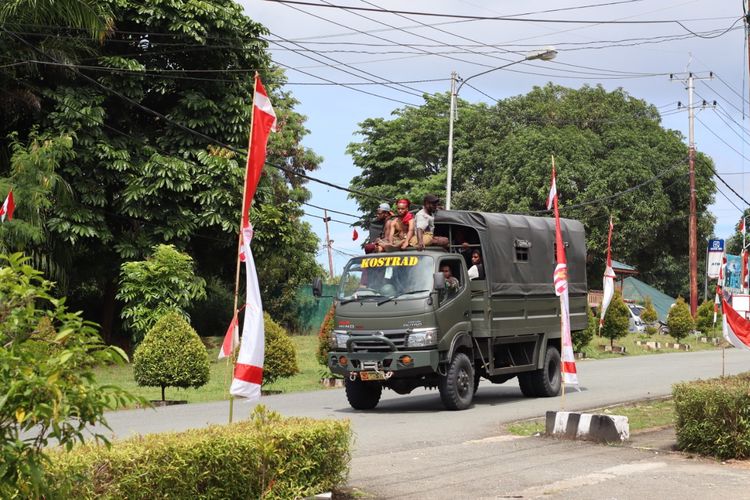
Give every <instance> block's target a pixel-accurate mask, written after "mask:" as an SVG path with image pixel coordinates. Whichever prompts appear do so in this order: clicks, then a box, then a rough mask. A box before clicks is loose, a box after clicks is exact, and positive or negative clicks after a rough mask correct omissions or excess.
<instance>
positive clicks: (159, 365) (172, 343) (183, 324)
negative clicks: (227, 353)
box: [133, 311, 209, 401]
mask: <svg viewBox="0 0 750 500" xmlns="http://www.w3.org/2000/svg"><path fill="white" fill-rule="evenodd" d="M208 370H209V365H208V351H206V346H204V345H203V342H201V339H200V337H198V334H197V333H196V332H195V330H193V328H192V327H191V326H190V324H189V323H188V322H187V321H185V319H184V318H183V317H182V316H181V315H180V314H178V313H177V312H174V311H172V312H167V313H165V314H163V315H162V316H161V317H160V318H159V320H158V321H157V322H156V324H155V325H154V326H153V328H151V330H150V331H149V332H148V333H147V334H146V337H145V338H144V339H143V342H141V344H140V345H139V346H138V347H137V348H136V350H135V353H134V354H133V377H134V378H135V381H136V383H137V384H138V385H145V386H148V387H161V399H162V401H163V400H164V389H165V388H166V387H183V388H185V387H201V386H203V385H205V384H206V383H207V382H208Z"/></svg>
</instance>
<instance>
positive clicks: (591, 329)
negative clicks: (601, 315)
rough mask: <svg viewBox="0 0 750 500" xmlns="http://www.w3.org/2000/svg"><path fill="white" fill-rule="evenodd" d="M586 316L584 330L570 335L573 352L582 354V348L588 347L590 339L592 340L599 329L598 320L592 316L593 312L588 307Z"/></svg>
mask: <svg viewBox="0 0 750 500" xmlns="http://www.w3.org/2000/svg"><path fill="white" fill-rule="evenodd" d="M586 316H587V318H588V322H587V323H586V328H585V329H584V330H577V331H575V332H572V333H571V335H572V337H573V349H574V350H575V352H583V348H584V347H586V346H587V345H589V342H591V339H593V338H594V335H596V332H597V330H598V329H599V320H598V319H597V318H596V316H594V312H593V311H592V310H591V308H590V307H586Z"/></svg>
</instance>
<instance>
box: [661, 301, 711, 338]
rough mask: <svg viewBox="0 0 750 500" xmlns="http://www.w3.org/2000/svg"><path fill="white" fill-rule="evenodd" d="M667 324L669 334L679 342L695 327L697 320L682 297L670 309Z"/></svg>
mask: <svg viewBox="0 0 750 500" xmlns="http://www.w3.org/2000/svg"><path fill="white" fill-rule="evenodd" d="M712 319H713V318H712ZM667 326H668V327H669V334H670V335H671V336H672V338H674V339H675V340H677V341H678V342H679V341H680V340H682V339H683V338H685V337H687V336H688V334H689V333H690V332H692V331H693V329H694V328H695V322H694V321H693V317H692V316H691V315H690V309H689V308H688V305H687V304H686V303H685V299H683V298H682V297H677V301H676V302H675V303H674V305H673V306H672V308H671V309H670V310H669V316H667Z"/></svg>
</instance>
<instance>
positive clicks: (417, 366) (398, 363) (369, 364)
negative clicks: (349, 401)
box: [328, 344, 440, 377]
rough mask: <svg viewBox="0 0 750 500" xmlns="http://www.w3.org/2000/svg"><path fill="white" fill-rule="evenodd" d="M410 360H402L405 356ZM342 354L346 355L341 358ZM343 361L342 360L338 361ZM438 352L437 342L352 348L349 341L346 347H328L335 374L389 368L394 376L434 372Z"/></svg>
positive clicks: (330, 363) (331, 366)
mask: <svg viewBox="0 0 750 500" xmlns="http://www.w3.org/2000/svg"><path fill="white" fill-rule="evenodd" d="M407 357H408V358H410V362H408V363H405V362H404V360H405V359H406V358H407ZM342 358H345V359H342ZM342 360H343V361H345V362H344V363H343V364H342V363H341V361H342ZM439 360H440V356H439V353H438V350H437V346H435V347H434V348H432V349H420V350H410V351H399V350H396V348H395V346H393V347H392V348H391V349H390V350H388V351H385V352H384V351H374V352H372V351H370V352H367V351H354V352H352V349H351V344H349V349H347V350H343V349H342V350H337V351H330V352H329V353H328V367H329V368H330V369H331V371H332V372H333V373H336V374H338V375H344V376H346V375H349V374H350V373H351V372H361V371H383V372H392V373H393V374H392V376H394V377H402V376H404V377H407V376H413V375H422V374H427V373H434V372H437V369H438V363H439Z"/></svg>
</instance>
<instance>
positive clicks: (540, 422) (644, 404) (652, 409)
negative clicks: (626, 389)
mask: <svg viewBox="0 0 750 500" xmlns="http://www.w3.org/2000/svg"><path fill="white" fill-rule="evenodd" d="M588 413H597V414H604V415H623V416H625V417H628V422H629V424H630V432H634V431H639V430H644V429H654V428H657V427H663V426H665V425H672V424H673V423H674V404H673V403H672V400H671V399H662V400H654V401H641V402H638V403H633V404H628V405H619V406H610V407H608V408H605V409H602V410H594V411H591V412H588ZM507 429H508V432H510V433H511V434H515V435H516V436H533V435H534V434H537V433H542V434H543V433H544V431H545V429H544V418H536V419H533V420H524V421H522V422H515V423H513V424H510V425H509V426H508V427H507Z"/></svg>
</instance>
